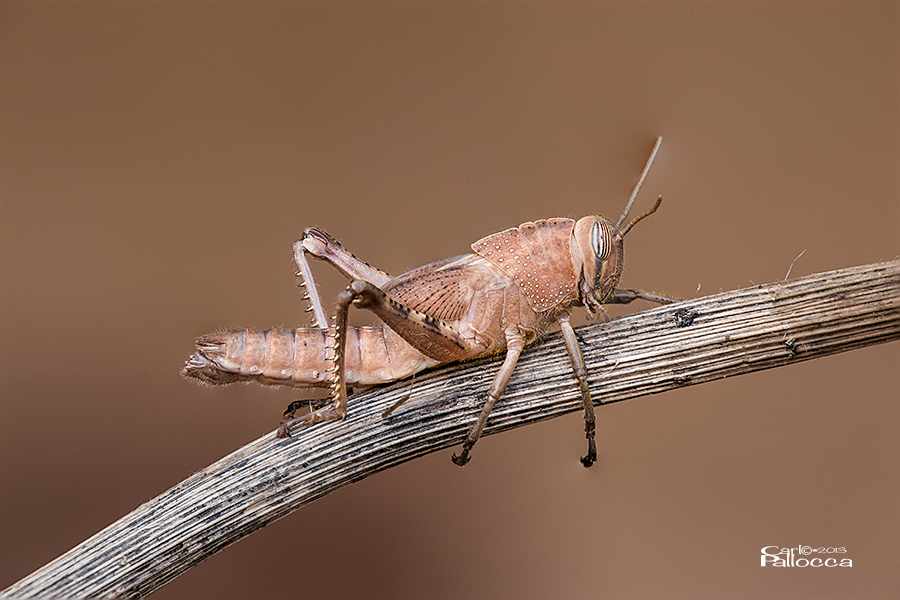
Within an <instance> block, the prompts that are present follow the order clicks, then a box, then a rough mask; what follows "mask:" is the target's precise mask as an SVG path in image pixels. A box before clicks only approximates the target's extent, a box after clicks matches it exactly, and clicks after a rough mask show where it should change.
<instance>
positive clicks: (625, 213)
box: [616, 137, 662, 234]
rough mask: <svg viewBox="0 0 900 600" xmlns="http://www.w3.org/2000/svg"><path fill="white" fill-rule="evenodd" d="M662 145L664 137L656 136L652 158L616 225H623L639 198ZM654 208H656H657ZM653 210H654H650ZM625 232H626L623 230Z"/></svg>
mask: <svg viewBox="0 0 900 600" xmlns="http://www.w3.org/2000/svg"><path fill="white" fill-rule="evenodd" d="M660 145H662V137H658V138H656V144H654V145H653V150H652V151H651V152H650V158H648V159H647V164H645V165H644V170H643V171H641V178H640V179H638V182H637V185H635V186H634V190H632V192H631V197H630V198H628V204H626V205H625V210H623V211H622V216H621V217H619V222H618V223H616V227H621V226H622V223H624V222H625V219H627V218H628V211H630V210H631V205H632V204H634V199H635V198H637V195H638V192H640V191H641V186H642V185H644V179H646V178H647V173H648V172H649V171H650V165H652V164H653V159H654V158H656V153H657V152H659V147H660ZM653 210H656V209H655V208H654V209H653ZM650 212H651V213H652V212H653V211H652V210H651V211H650ZM646 216H647V215H646V214H645V215H641V216H640V217H638V218H637V219H635V220H634V221H632V222H631V225H634V224H635V223H637V222H638V221H640V220H641V219H643V218H644V217H646ZM631 225H629V226H628V227H626V228H625V231H628V230H629V229H631ZM623 234H624V232H623Z"/></svg>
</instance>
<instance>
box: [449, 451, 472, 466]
mask: <svg viewBox="0 0 900 600" xmlns="http://www.w3.org/2000/svg"><path fill="white" fill-rule="evenodd" d="M451 460H452V461H453V463H454V464H456V465H459V466H460V467H461V466H463V465H465V464H466V463H467V462H469V460H471V459H470V458H469V451H468V450H465V449H464V450H463V451H462V452H460V453H459V456H457V455H456V454H454V455H453V457H452V458H451Z"/></svg>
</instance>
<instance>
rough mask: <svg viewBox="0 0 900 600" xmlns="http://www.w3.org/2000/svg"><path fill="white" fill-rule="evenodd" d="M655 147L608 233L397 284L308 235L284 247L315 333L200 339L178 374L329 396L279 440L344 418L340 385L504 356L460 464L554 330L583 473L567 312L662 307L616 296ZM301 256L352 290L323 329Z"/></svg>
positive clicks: (587, 425) (548, 241) (563, 237)
mask: <svg viewBox="0 0 900 600" xmlns="http://www.w3.org/2000/svg"><path fill="white" fill-rule="evenodd" d="M661 142H662V138H659V139H657V141H656V145H655V146H654V147H653V151H652V153H651V154H650V158H649V159H648V160H647V164H646V165H645V166H644V170H643V172H642V173H641V177H640V179H639V180H638V183H637V185H636V186H635V188H634V191H633V192H632V194H631V197H630V198H629V200H628V203H627V204H626V206H625V209H624V211H623V212H622V215H621V216H620V217H619V220H618V222H617V223H613V222H612V221H610V220H608V219H606V218H604V217H601V216H589V217H584V218H581V219H579V220H578V221H575V220H573V219H565V218H557V219H549V220H545V221H536V222H534V223H523V224H521V225H519V226H518V227H514V228H512V229H507V230H506V231H501V232H500V233H495V234H493V235H489V236H487V237H485V238H482V239H480V240H478V241H477V242H475V243H474V244H472V253H470V254H463V255H461V256H456V257H453V258H448V259H445V260H442V261H438V262H435V263H431V264H429V265H425V266H423V267H419V268H417V269H413V270H412V271H408V272H406V273H404V274H403V275H400V276H399V277H391V276H390V275H388V274H387V273H385V272H383V271H380V270H378V269H376V268H374V267H372V266H370V265H368V264H367V263H365V262H363V261H361V260H359V259H358V258H356V257H355V256H353V255H352V254H350V253H349V252H347V251H346V250H345V249H344V248H343V246H341V245H340V243H338V242H337V241H336V240H335V239H334V238H332V237H331V236H329V235H328V234H327V233H325V232H324V231H321V230H318V229H313V228H311V229H307V230H306V231H305V232H304V233H303V238H302V239H301V240H299V241H297V242H295V243H294V262H295V263H296V266H297V271H298V276H299V278H300V282H301V284H302V285H304V286H305V288H306V293H307V296H306V297H307V298H308V300H309V303H310V309H309V310H310V311H311V312H312V313H313V317H314V320H315V327H312V328H304V329H270V330H268V331H259V330H256V329H235V330H232V331H226V332H222V333H212V334H208V335H204V336H202V337H200V338H198V339H197V340H196V346H197V347H196V351H195V352H194V354H192V355H191V357H190V358H189V359H188V361H187V364H186V365H185V367H184V369H183V371H182V373H183V374H184V375H186V376H190V377H195V378H197V379H199V380H201V381H204V382H206V383H212V384H227V383H232V382H235V381H258V382H261V383H266V384H276V385H288V386H295V387H329V388H330V389H331V393H330V395H329V398H328V399H327V400H326V401H324V402H319V403H318V407H317V408H316V410H313V411H312V412H310V413H308V414H304V415H302V416H299V417H295V416H294V413H295V412H296V410H297V409H298V408H300V407H301V406H304V405H306V404H307V402H305V401H297V402H292V403H291V405H290V406H288V409H287V410H286V411H285V413H284V421H283V422H282V423H281V427H280V428H279V429H278V436H279V437H289V436H290V430H291V428H292V427H294V426H296V425H299V424H301V423H307V424H312V423H320V422H322V421H328V420H332V419H342V418H344V416H346V414H347V385H348V384H350V385H354V386H369V385H377V384H381V383H387V382H391V381H396V380H398V379H403V378H404V377H408V376H410V375H413V374H415V373H417V372H419V371H421V370H423V369H427V368H429V367H433V366H435V365H440V364H444V363H450V362H455V361H461V360H468V359H472V358H477V357H480V356H488V355H490V354H494V353H496V352H504V351H505V352H506V357H505V360H504V361H503V365H502V366H501V367H500V370H499V371H498V373H497V375H496V377H495V378H494V381H493V383H492V384H491V386H490V388H489V389H488V394H487V401H486V402H485V405H484V408H483V410H482V411H481V414H480V415H479V417H478V419H477V420H476V422H475V424H474V425H473V426H472V428H471V430H470V431H469V434H468V436H467V437H466V440H465V442H463V447H462V451H461V452H460V453H459V455H454V456H453V462H455V463H456V464H457V465H464V464H466V463H467V462H468V461H469V453H470V452H471V450H472V447H473V446H474V445H475V443H476V442H477V441H478V438H479V437H480V436H481V432H482V430H483V429H484V425H485V423H486V422H487V419H488V415H489V414H490V412H491V408H492V407H493V406H494V403H496V402H497V400H498V399H499V398H500V396H501V395H502V394H503V390H504V389H505V388H506V384H507V383H508V382H509V379H510V377H511V376H512V373H513V370H514V369H515V367H516V362H517V360H518V358H519V354H520V353H521V352H522V349H523V348H524V347H525V346H526V345H528V344H530V343H532V342H534V341H535V340H536V339H538V338H539V337H540V336H541V335H543V334H545V333H546V332H547V331H548V330H549V329H550V328H551V327H552V326H553V325H554V324H556V323H558V324H559V326H560V329H561V330H562V334H563V338H564V340H565V343H566V349H567V350H568V353H569V358H570V359H571V362H572V367H573V369H574V373H575V377H576V378H577V379H578V383H579V385H580V388H581V397H582V400H583V403H584V430H585V437H586V438H587V443H588V450H587V455H586V456H584V457H583V458H582V459H581V462H582V463H583V464H584V466H586V467H589V466H591V465H592V464H593V463H594V461H595V460H596V459H597V449H596V445H595V443H594V429H595V424H594V423H595V421H594V404H593V401H592V400H591V393H590V389H589V388H588V381H587V370H586V368H585V364H584V359H583V358H582V355H581V350H580V348H579V345H578V340H577V339H576V336H575V331H574V329H573V328H572V325H571V323H570V322H569V313H570V311H571V310H572V309H573V308H574V307H575V306H578V305H581V306H583V307H584V308H585V309H586V310H587V312H588V313H589V314H590V315H592V316H593V315H594V314H596V313H598V312H600V313H602V314H604V316H605V313H604V312H603V307H602V305H603V304H610V303H622V304H624V303H628V302H631V301H632V300H635V299H637V298H642V299H645V300H650V301H652V302H657V303H660V304H665V303H668V302H671V301H672V299H670V298H667V297H665V296H660V295H657V294H651V293H647V292H643V291H639V290H620V289H616V286H617V285H618V283H619V277H620V275H621V273H622V258H623V253H622V243H623V239H624V237H625V234H627V233H628V231H629V230H630V229H631V228H632V227H633V226H634V224H635V223H637V222H638V221H640V220H641V219H643V218H644V217H647V216H648V215H650V214H652V213H653V212H655V211H656V209H657V208H659V205H660V202H661V201H662V198H661V197H660V198H659V199H658V200H657V201H656V203H655V204H654V205H653V207H652V208H651V209H650V210H648V211H647V212H645V213H644V214H642V215H640V216H639V217H637V218H635V219H634V220H632V221H631V222H630V223H629V224H628V225H626V226H625V227H624V228H622V223H623V222H624V221H625V219H626V218H627V216H628V212H629V210H630V209H631V205H632V203H633V202H634V199H635V197H636V196H637V193H638V191H639V190H640V187H641V184H642V183H643V181H644V178H645V177H646V175H647V172H648V170H649V169H650V165H651V164H652V162H653V159H654V157H655V156H656V153H657V151H658V149H659V145H660V143H661ZM308 255H311V256H313V257H315V258H318V259H321V260H324V261H326V262H329V263H331V264H332V265H333V266H334V267H335V268H336V269H337V270H338V271H340V272H341V273H343V274H344V275H345V276H346V277H347V278H348V279H350V280H351V283H350V285H349V286H348V287H347V288H346V289H344V290H343V291H342V292H341V293H340V294H339V295H338V298H337V310H336V315H335V317H334V322H333V324H329V323H328V320H327V318H326V315H325V311H324V310H323V308H322V302H321V300H320V299H319V294H318V291H317V290H316V285H315V282H314V281H313V277H312V271H311V270H310V268H309V263H308V261H307V256H308ZM351 305H352V306H356V307H358V308H366V309H368V310H370V311H372V312H373V313H375V315H376V316H378V318H379V319H381V321H382V325H379V326H370V327H349V326H348V325H347V311H348V310H349V308H350V306H351Z"/></svg>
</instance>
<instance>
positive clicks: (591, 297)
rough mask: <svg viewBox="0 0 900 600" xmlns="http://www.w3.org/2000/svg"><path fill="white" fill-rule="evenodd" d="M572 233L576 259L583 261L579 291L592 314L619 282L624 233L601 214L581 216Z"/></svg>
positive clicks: (585, 305)
mask: <svg viewBox="0 0 900 600" xmlns="http://www.w3.org/2000/svg"><path fill="white" fill-rule="evenodd" d="M572 234H573V237H574V242H575V246H576V248H573V258H574V259H575V260H576V264H577V262H578V260H579V259H580V262H581V265H580V267H581V268H580V271H581V272H580V276H579V278H578V290H579V292H580V295H581V301H582V302H583V303H584V307H585V308H586V309H587V310H588V312H589V313H591V314H593V313H594V312H596V311H597V310H598V308H599V305H601V304H603V302H604V301H605V300H606V298H607V297H609V295H610V294H611V293H612V291H613V290H614V289H615V287H616V285H618V283H619V277H620V276H621V275H622V258H623V251H622V242H623V240H624V236H623V235H622V232H620V231H619V228H618V227H616V225H615V223H613V222H612V221H610V220H609V219H606V218H604V217H599V216H591V217H584V218H582V219H579V220H578V222H576V223H575V230H574V231H573V232H572ZM576 270H577V269H576Z"/></svg>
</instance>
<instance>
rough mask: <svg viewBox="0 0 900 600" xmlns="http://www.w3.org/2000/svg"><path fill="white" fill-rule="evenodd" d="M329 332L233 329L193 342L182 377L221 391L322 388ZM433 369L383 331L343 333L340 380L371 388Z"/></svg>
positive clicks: (330, 351)
mask: <svg viewBox="0 0 900 600" xmlns="http://www.w3.org/2000/svg"><path fill="white" fill-rule="evenodd" d="M333 340H334V331H333V330H332V329H330V328H329V329H316V328H306V329H283V328H278V329H269V330H265V331H262V330H259V329H234V330H231V331H223V332H219V333H210V334H207V335H204V336H201V337H199V338H197V340H196V342H195V343H196V350H195V352H194V353H193V354H192V355H191V356H190V358H189V359H188V361H187V363H186V364H185V366H184V369H182V371H181V373H182V375H185V376H186V377H193V378H196V379H198V380H200V381H202V382H204V383H209V384H215V385H224V384H228V383H234V382H236V381H257V382H259V383H264V384H270V385H288V386H293V387H326V386H329V385H330V384H331V377H332V373H333V372H332V369H333V368H334V352H335V349H334V348H333ZM435 364H438V361H436V360H434V359H432V358H429V357H427V356H425V355H424V354H422V353H421V352H419V351H418V350H416V349H415V348H413V347H412V346H410V345H409V344H407V343H406V342H405V341H404V340H403V339H402V338H400V337H399V336H398V335H397V334H396V333H394V332H393V331H392V330H390V329H389V328H387V327H383V326H376V327H348V328H347V345H346V372H345V380H346V383H348V384H355V385H376V384H380V383H387V382H390V381H395V380H397V379H402V378H404V377H407V376H409V375H412V374H413V373H416V372H418V371H421V370H422V369H425V368H427V367H430V366H433V365H435Z"/></svg>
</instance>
